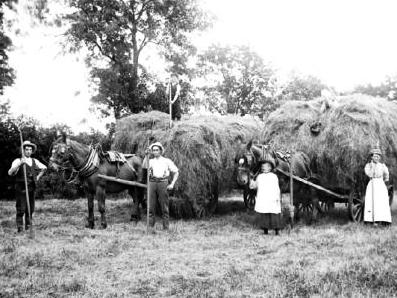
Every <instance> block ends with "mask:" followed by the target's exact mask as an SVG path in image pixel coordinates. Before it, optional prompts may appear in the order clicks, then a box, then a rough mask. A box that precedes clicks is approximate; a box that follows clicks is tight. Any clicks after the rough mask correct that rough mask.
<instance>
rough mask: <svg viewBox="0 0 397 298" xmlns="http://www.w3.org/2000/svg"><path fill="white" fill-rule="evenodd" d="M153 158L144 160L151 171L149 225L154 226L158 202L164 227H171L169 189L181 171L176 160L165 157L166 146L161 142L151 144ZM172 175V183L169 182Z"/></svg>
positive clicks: (165, 228)
mask: <svg viewBox="0 0 397 298" xmlns="http://www.w3.org/2000/svg"><path fill="white" fill-rule="evenodd" d="M148 151H149V152H148V153H151V154H152V156H153V158H150V159H149V162H147V160H145V161H144V167H146V168H147V169H148V171H149V225H150V226H151V227H154V224H155V217H156V204H157V202H158V203H159V205H160V209H161V213H162V217H163V228H164V230H168V228H169V198H168V192H167V190H172V189H173V188H174V186H175V182H176V181H177V179H178V176H179V171H178V168H177V167H176V165H175V164H174V162H173V161H172V160H171V159H169V158H166V157H163V156H162V155H163V154H164V147H163V145H161V143H160V142H155V143H153V144H151V145H150V146H149V148H148ZM170 175H171V176H172V181H171V183H169V184H168V182H169V178H170Z"/></svg>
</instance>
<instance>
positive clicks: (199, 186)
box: [113, 111, 260, 218]
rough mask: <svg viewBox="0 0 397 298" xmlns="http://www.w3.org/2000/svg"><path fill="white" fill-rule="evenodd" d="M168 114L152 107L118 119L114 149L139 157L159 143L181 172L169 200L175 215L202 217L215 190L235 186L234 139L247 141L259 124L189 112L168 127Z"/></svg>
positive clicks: (212, 201)
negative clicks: (146, 111)
mask: <svg viewBox="0 0 397 298" xmlns="http://www.w3.org/2000/svg"><path fill="white" fill-rule="evenodd" d="M168 119H169V118H168V115H167V114H164V113H161V112H157V111H153V112H149V113H140V114H136V115H132V116H129V117H126V118H124V119H121V120H120V121H118V123H117V125H116V134H115V139H114V143H113V149H114V150H118V151H121V152H134V153H137V154H139V155H141V156H142V155H143V154H144V151H145V149H146V148H147V146H148V145H149V144H151V143H153V142H155V141H160V142H161V143H162V144H163V146H164V148H165V154H164V156H165V157H168V158H170V159H171V160H173V161H174V162H175V164H176V165H177V167H178V168H179V171H180V175H179V179H178V182H177V183H176V185H175V192H174V196H173V197H172V198H171V202H170V214H171V216H173V217H176V218H180V217H183V218H191V217H201V216H203V215H206V214H210V213H212V212H213V211H214V210H215V208H216V204H217V200H218V194H223V193H226V192H228V191H229V190H231V189H232V188H234V187H235V172H234V167H235V164H234V157H235V155H236V151H237V149H238V143H237V140H238V139H241V140H243V141H247V140H249V139H251V138H252V137H254V136H256V137H257V136H258V135H259V133H260V127H259V125H258V123H257V122H256V121H255V120H254V119H252V118H248V117H243V118H242V117H237V116H213V115H212V116H192V117H190V118H189V119H183V120H181V121H178V122H175V123H174V126H173V128H172V129H169V128H168V125H169V123H168Z"/></svg>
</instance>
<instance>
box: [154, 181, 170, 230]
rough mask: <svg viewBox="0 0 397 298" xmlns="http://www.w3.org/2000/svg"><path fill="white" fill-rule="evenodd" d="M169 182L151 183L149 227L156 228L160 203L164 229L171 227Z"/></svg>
mask: <svg viewBox="0 0 397 298" xmlns="http://www.w3.org/2000/svg"><path fill="white" fill-rule="evenodd" d="M167 186H168V180H165V181H159V182H153V181H149V225H150V226H151V227H153V226H154V223H155V221H156V204H157V203H158V204H159V206H160V209H161V214H162V217H163V227H164V228H165V229H168V227H169V218H170V215H169V198H168V192H167Z"/></svg>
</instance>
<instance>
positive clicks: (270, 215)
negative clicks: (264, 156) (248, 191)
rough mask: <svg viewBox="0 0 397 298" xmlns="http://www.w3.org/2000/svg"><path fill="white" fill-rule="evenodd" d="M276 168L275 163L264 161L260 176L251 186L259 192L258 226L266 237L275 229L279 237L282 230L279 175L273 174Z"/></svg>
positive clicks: (257, 206) (256, 203)
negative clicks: (270, 230)
mask: <svg viewBox="0 0 397 298" xmlns="http://www.w3.org/2000/svg"><path fill="white" fill-rule="evenodd" d="M274 167H275V165H274V162H273V161H271V160H266V161H263V162H262V164H261V167H260V174H259V175H258V177H257V178H256V180H254V181H253V183H252V184H251V185H250V187H251V188H253V189H257V190H258V192H257V195H256V202H255V211H256V212H257V213H258V216H257V224H258V225H259V227H261V228H262V229H263V231H264V233H265V234H266V235H267V234H268V233H269V229H274V230H275V234H276V235H279V230H280V229H281V192H280V187H279V184H278V178H277V175H276V174H274V173H273V172H272V171H273V170H274Z"/></svg>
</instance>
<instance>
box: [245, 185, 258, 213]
mask: <svg viewBox="0 0 397 298" xmlns="http://www.w3.org/2000/svg"><path fill="white" fill-rule="evenodd" d="M255 201H256V191H255V190H251V189H248V190H244V205H245V207H246V208H247V209H249V210H254V208H255Z"/></svg>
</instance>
